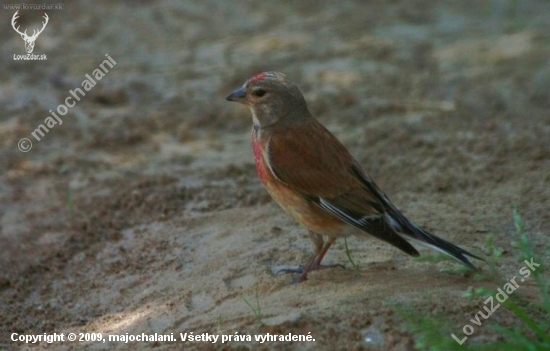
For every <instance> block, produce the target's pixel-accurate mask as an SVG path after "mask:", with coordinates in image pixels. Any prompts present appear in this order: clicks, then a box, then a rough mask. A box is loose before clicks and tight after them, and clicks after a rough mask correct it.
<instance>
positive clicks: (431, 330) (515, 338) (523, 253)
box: [396, 206, 550, 351]
mask: <svg viewBox="0 0 550 351" xmlns="http://www.w3.org/2000/svg"><path fill="white" fill-rule="evenodd" d="M512 216H513V221H514V225H515V228H516V236H515V237H514V238H513V240H512V246H513V247H514V251H515V252H514V253H515V254H516V255H515V256H516V258H518V259H520V261H522V262H525V261H526V260H527V261H530V262H533V259H535V258H536V259H535V262H537V264H538V266H537V267H536V269H530V270H529V271H530V275H531V276H532V278H529V279H534V280H535V283H536V285H537V286H538V287H539V289H540V294H541V300H542V306H541V305H540V304H539V303H537V302H536V301H525V300H524V299H522V298H521V296H520V295H518V293H512V294H510V295H509V296H508V298H507V299H505V300H504V301H503V302H501V305H502V307H503V308H505V309H507V310H508V311H510V312H511V313H512V314H513V315H514V316H515V317H516V319H517V323H515V324H514V325H513V326H504V325H500V324H496V323H494V322H493V323H492V324H491V322H490V319H489V324H488V327H490V328H492V329H494V330H496V331H498V332H499V333H500V334H501V335H503V336H504V339H505V340H504V341H492V342H484V343H476V342H472V341H470V340H467V341H466V342H464V343H463V344H462V345H460V344H459V343H458V342H457V341H455V340H454V339H453V338H452V337H451V336H450V334H451V332H452V331H450V329H449V328H448V326H447V324H445V323H444V322H442V321H441V320H440V319H441V317H431V316H424V315H423V314H422V313H419V312H418V311H413V310H412V309H406V308H403V307H402V306H397V307H396V311H397V313H398V314H399V315H400V316H401V318H402V319H403V320H404V323H405V326H406V328H407V329H408V330H409V331H410V332H411V333H412V334H413V335H415V346H416V348H417V349H419V350H451V351H452V350H462V351H464V350H517V351H521V350H526V351H527V350H529V351H538V350H550V336H549V331H550V297H549V293H548V289H549V286H550V279H549V278H548V277H546V276H545V275H544V271H545V267H544V264H543V262H542V261H541V260H539V258H541V257H542V255H540V256H538V255H537V254H536V252H535V250H534V248H533V246H532V244H531V242H530V241H529V239H528V236H527V234H526V230H525V223H524V221H523V219H522V218H521V216H520V214H519V211H518V209H517V207H515V206H514V208H513V211H512ZM487 244H488V245H487V246H488V253H489V255H490V259H488V260H487V263H488V264H489V265H491V266H492V267H493V268H494V271H495V273H496V274H498V272H497V271H496V266H495V261H496V260H497V259H500V258H501V255H502V253H503V250H502V249H501V248H496V247H495V245H494V238H493V237H492V235H490V236H489V237H488V238H487ZM523 268H525V267H523ZM520 272H521V270H520ZM528 276H529V275H528ZM524 277H525V276H524ZM497 278H498V279H497V280H498V281H499V284H500V286H503V285H502V284H503V283H502V282H508V281H509V280H508V279H503V278H502V277H500V276H497ZM522 281H523V279H522ZM495 294H496V291H494V290H493V289H489V288H485V287H479V288H469V289H468V290H467V291H466V292H465V293H464V294H463V296H464V297H465V298H483V300H485V299H487V298H489V297H490V296H491V297H492V296H495ZM495 313H499V312H498V311H496V312H495ZM467 322H468V321H465V323H467ZM529 336H534V337H529Z"/></svg>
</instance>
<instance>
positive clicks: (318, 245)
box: [272, 231, 344, 283]
mask: <svg viewBox="0 0 550 351" xmlns="http://www.w3.org/2000/svg"><path fill="white" fill-rule="evenodd" d="M309 239H310V240H311V243H312V246H313V252H314V254H313V256H312V257H311V258H310V259H309V260H308V261H307V263H306V264H305V265H299V266H297V267H296V266H292V267H288V266H286V267H280V266H279V267H278V268H277V269H272V271H273V273H274V274H275V275H279V274H286V273H300V275H299V276H298V277H296V278H295V279H294V280H293V283H301V282H303V281H304V280H307V275H308V273H309V272H311V271H316V270H320V269H325V268H333V267H342V268H344V266H343V265H341V264H335V265H327V266H323V265H321V261H322V260H323V258H324V257H325V255H326V253H327V251H328V249H329V248H330V247H331V245H332V244H333V243H334V241H336V238H329V239H328V241H327V242H326V243H325V242H324V240H323V236H322V235H320V234H317V233H314V232H312V231H310V232H309Z"/></svg>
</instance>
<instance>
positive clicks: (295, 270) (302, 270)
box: [271, 262, 346, 284]
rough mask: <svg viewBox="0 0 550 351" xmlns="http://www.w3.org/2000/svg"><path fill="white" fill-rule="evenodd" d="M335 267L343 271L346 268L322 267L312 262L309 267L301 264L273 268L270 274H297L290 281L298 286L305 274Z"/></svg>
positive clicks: (341, 266) (339, 265)
mask: <svg viewBox="0 0 550 351" xmlns="http://www.w3.org/2000/svg"><path fill="white" fill-rule="evenodd" d="M335 267H340V268H344V269H345V268H346V267H345V266H344V265H343V264H329V265H322V264H319V263H318V262H313V263H312V264H310V265H309V267H308V266H307V265H303V264H301V265H299V266H275V267H271V272H272V273H273V274H274V275H280V274H288V273H292V274H299V275H298V276H296V277H294V278H293V279H292V283H293V284H298V283H301V282H303V281H305V280H307V274H308V273H309V272H311V271H318V270H322V269H327V268H335Z"/></svg>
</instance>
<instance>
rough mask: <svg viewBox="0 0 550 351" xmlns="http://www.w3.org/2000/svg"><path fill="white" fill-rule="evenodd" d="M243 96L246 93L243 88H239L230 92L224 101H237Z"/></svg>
mask: <svg viewBox="0 0 550 351" xmlns="http://www.w3.org/2000/svg"><path fill="white" fill-rule="evenodd" d="M245 96H246V91H245V90H244V88H239V89H237V90H235V91H234V92H232V93H231V94H229V95H228V96H227V97H226V98H225V99H226V100H227V101H239V100H241V99H242V98H244V97H245Z"/></svg>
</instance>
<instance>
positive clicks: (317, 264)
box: [293, 238, 344, 283]
mask: <svg viewBox="0 0 550 351" xmlns="http://www.w3.org/2000/svg"><path fill="white" fill-rule="evenodd" d="M335 241H336V238H329V239H328V241H327V242H326V244H325V245H324V246H323V248H322V249H321V250H320V252H319V253H318V254H317V255H316V256H315V257H313V259H312V260H311V261H309V263H308V264H307V265H306V267H305V269H304V271H303V272H302V274H300V276H298V277H296V278H295V279H294V280H293V283H301V282H303V281H305V280H307V275H308V273H309V272H311V271H316V270H319V269H325V268H332V267H336V266H340V267H344V266H342V265H341V264H336V265H329V266H323V265H321V261H322V260H323V257H325V254H326V253H327V251H328V249H330V247H331V246H332V244H334V242H335Z"/></svg>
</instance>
